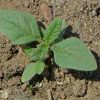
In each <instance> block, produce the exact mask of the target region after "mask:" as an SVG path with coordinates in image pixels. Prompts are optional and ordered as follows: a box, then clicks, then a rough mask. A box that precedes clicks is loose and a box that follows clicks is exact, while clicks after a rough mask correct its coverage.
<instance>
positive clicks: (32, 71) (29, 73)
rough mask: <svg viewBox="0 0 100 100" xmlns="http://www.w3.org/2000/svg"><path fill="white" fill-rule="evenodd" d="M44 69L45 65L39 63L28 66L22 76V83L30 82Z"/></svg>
mask: <svg viewBox="0 0 100 100" xmlns="http://www.w3.org/2000/svg"><path fill="white" fill-rule="evenodd" d="M44 67H45V64H44V63H43V62H40V61H37V62H34V63H30V64H28V65H27V66H26V68H25V70H24V72H23V74H22V82H26V81H28V80H30V79H31V78H32V77H33V76H34V75H36V74H41V73H42V72H43V70H44Z"/></svg>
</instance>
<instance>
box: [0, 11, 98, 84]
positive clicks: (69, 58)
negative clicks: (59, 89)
mask: <svg viewBox="0 0 100 100" xmlns="http://www.w3.org/2000/svg"><path fill="white" fill-rule="evenodd" d="M63 22H64V21H63V20H62V19H60V18H55V19H54V20H53V21H52V22H51V24H50V25H49V26H48V27H47V28H46V29H43V28H41V27H38V25H37V21H36V20H35V18H34V17H33V16H32V15H31V14H29V13H25V12H20V11H14V10H0V32H3V33H4V34H5V35H6V36H7V37H8V38H9V39H10V40H11V42H12V43H13V44H17V45H24V51H25V53H26V54H27V55H28V56H29V58H30V63H29V64H28V65H26V68H25V70H24V72H23V74H22V82H25V81H28V80H30V79H31V78H32V77H33V76H34V75H36V74H41V73H42V72H43V70H44V68H45V59H46V57H47V56H48V55H49V54H50V52H51V51H52V52H53V54H54V61H55V63H56V64H57V65H59V67H61V68H68V69H76V70H82V71H93V70H95V69H96V68H97V64H96V60H95V58H94V56H93V55H92V53H91V51H90V50H89V49H88V48H87V47H86V46H85V44H84V43H83V42H82V41H81V40H79V39H78V38H76V37H71V38H67V39H63V37H62V34H61V33H62V30H63V29H62V28H63ZM34 41H37V42H38V44H37V47H36V48H32V47H31V46H30V45H28V44H29V43H30V42H34Z"/></svg>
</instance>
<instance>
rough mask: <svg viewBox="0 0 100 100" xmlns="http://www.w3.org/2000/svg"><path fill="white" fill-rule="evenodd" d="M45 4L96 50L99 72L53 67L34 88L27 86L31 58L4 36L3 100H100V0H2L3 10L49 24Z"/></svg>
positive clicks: (0, 44) (0, 55) (0, 62)
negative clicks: (24, 76) (26, 71)
mask: <svg viewBox="0 0 100 100" xmlns="http://www.w3.org/2000/svg"><path fill="white" fill-rule="evenodd" d="M45 1H46V2H47V3H48V5H49V7H50V8H51V9H52V12H53V18H54V17H55V16H60V17H62V18H63V19H65V20H66V22H67V25H68V32H69V33H72V34H76V33H77V34H78V35H79V37H80V38H81V39H82V40H83V41H84V42H85V43H86V44H87V46H88V47H89V48H90V49H91V50H92V51H93V53H94V55H95V57H96V60H97V63H98V69H97V70H96V71H94V72H79V71H67V70H61V69H58V68H52V69H50V70H46V71H45V72H44V73H43V74H42V75H41V76H36V77H35V78H34V79H33V80H32V81H31V82H30V85H27V84H28V83H24V84H23V83H21V81H20V78H21V74H22V72H23V69H24V66H25V65H26V64H27V63H28V62H29V61H28V58H27V57H26V56H25V54H24V52H23V51H22V49H21V47H20V46H16V45H13V44H12V43H11V42H10V41H9V40H8V39H7V38H6V37H5V36H4V35H3V34H2V33H0V100H49V99H48V93H49V95H50V92H51V94H52V97H53V99H54V100H100V0H62V1H61V0H0V8H7V9H8V8H11V9H17V10H21V11H26V12H30V13H31V14H33V15H34V16H35V18H36V19H37V20H39V21H41V22H43V21H44V22H45V20H47V19H45V16H43V14H42V13H41V12H42V11H41V10H40V7H41V4H42V3H43V2H45ZM50 15H51V14H50ZM50 18H52V15H51V17H50ZM48 91H49V92H48Z"/></svg>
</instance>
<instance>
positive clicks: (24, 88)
mask: <svg viewBox="0 0 100 100" xmlns="http://www.w3.org/2000/svg"><path fill="white" fill-rule="evenodd" d="M21 88H22V90H23V91H25V90H26V89H27V83H24V84H23V85H21Z"/></svg>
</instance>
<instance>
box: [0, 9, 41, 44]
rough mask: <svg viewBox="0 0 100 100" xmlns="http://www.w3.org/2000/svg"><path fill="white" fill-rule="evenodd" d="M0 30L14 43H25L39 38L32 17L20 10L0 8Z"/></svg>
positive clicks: (36, 26)
mask: <svg viewBox="0 0 100 100" xmlns="http://www.w3.org/2000/svg"><path fill="white" fill-rule="evenodd" d="M0 32H3V33H4V34H5V35H6V36H7V37H8V38H9V39H10V40H11V41H12V42H13V43H14V44H25V43H29V42H32V41H36V40H39V39H41V35H40V32H39V29H38V25H37V22H36V20H35V19H34V17H33V16H32V15H31V14H29V13H25V12H20V11H14V10H0Z"/></svg>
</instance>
